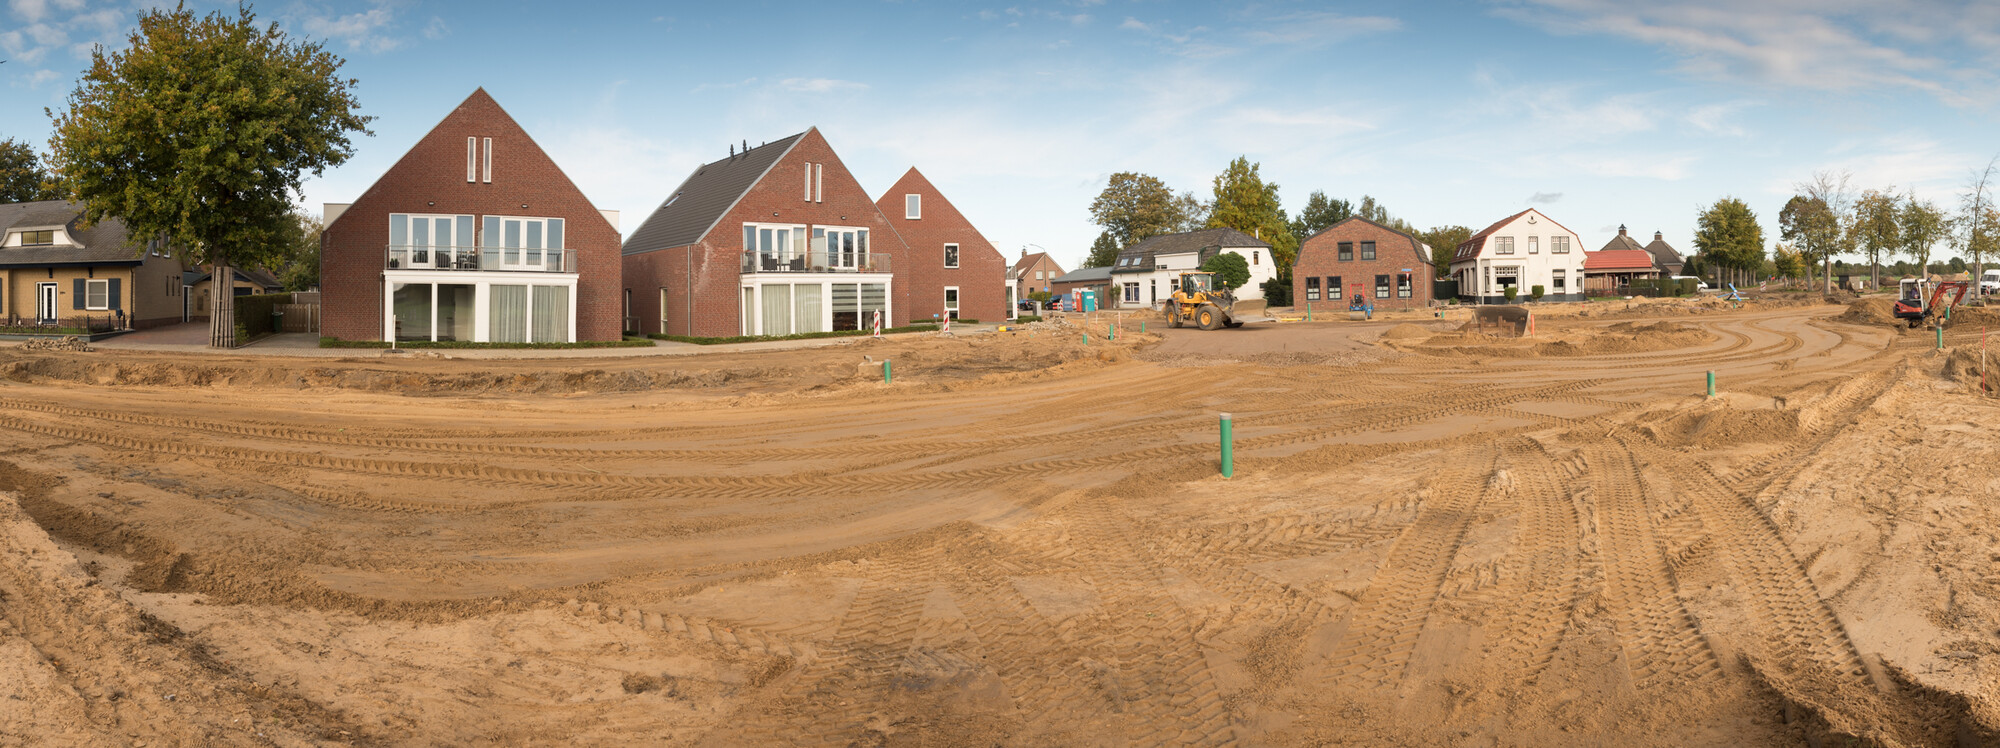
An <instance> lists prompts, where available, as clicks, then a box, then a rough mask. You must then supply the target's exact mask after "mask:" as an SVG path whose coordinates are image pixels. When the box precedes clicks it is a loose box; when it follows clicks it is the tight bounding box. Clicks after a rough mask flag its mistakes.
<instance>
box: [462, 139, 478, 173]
mask: <svg viewBox="0 0 2000 748" xmlns="http://www.w3.org/2000/svg"><path fill="white" fill-rule="evenodd" d="M465 181H466V182H467V183H468V184H469V183H472V182H477V181H479V139H478V138H466V139H465Z"/></svg>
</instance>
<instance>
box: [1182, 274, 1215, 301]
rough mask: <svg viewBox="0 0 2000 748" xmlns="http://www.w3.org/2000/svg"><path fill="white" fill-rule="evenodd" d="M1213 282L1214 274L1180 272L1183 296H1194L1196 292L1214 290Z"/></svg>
mask: <svg viewBox="0 0 2000 748" xmlns="http://www.w3.org/2000/svg"><path fill="white" fill-rule="evenodd" d="M1214 283H1215V276H1213V275H1209V274H1208V273H1183V274H1181V294H1182V295H1184V296H1194V295H1195V294H1198V293H1208V292H1209V291H1213V290H1215V288H1214Z"/></svg>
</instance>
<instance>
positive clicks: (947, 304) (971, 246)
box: [875, 167, 1013, 322]
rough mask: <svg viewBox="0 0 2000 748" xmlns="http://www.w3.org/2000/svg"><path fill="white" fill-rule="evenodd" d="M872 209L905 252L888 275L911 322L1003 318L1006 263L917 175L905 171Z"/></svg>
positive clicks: (1009, 305)
mask: <svg viewBox="0 0 2000 748" xmlns="http://www.w3.org/2000/svg"><path fill="white" fill-rule="evenodd" d="M875 207H876V208H877V209H878V210H880V211H881V212H882V215H883V216H885V217H887V218H888V219H889V225H890V226H893V227H895V229H896V233H897V234H898V235H899V236H900V237H901V238H902V240H903V245H904V246H906V247H908V253H907V254H906V255H905V258H904V261H903V262H902V264H901V266H900V267H896V268H893V270H894V271H895V275H896V278H897V281H896V282H897V283H898V284H899V285H900V287H901V289H902V291H903V296H902V298H903V299H905V300H906V301H905V304H906V305H907V306H908V308H909V311H910V313H909V316H910V318H911V319H913V320H919V321H921V320H924V319H928V318H929V317H930V315H933V314H935V315H938V316H939V317H943V316H947V315H948V316H950V317H951V318H952V319H976V320H985V321H988V322H998V321H1000V320H1003V319H1006V318H1007V316H1008V310H1009V309H1012V308H1013V305H1012V303H1011V299H1010V298H1009V297H1010V296H1011V294H1010V293H1008V286H1007V269H1008V268H1007V260H1006V259H1005V258H1003V257H1001V256H1000V250H997V249H994V248H993V244H992V243H991V242H988V241H986V237H985V236H984V235H982V234H980V233H979V229H978V228H975V227H974V226H973V225H972V222H971V221H970V220H967V219H966V217H965V214H964V213H961V212H959V210H958V207H957V206H955V205H952V203H951V201H950V200H947V199H945V196H944V194H943V193H941V192H939V191H938V189H937V187H936V186H935V185H932V184H931V181H930V180H929V179H926V178H925V177H924V175H923V173H922V172H919V171H917V169H916V167H910V170H909V171H908V172H905V173H904V174H903V178H902V179H898V180H896V183H895V184H894V185H891V186H890V187H889V191H888V192H885V193H882V197H881V198H879V199H877V200H876V201H875Z"/></svg>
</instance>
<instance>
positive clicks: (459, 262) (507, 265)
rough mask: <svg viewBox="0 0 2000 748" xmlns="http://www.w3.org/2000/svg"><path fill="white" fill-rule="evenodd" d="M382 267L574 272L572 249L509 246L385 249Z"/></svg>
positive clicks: (394, 247) (574, 252) (403, 247)
mask: <svg viewBox="0 0 2000 748" xmlns="http://www.w3.org/2000/svg"><path fill="white" fill-rule="evenodd" d="M383 267H385V268H388V269H390V270H485V271H493V272H518V273H574V272H576V250H574V249H520V248H512V247H408V246H394V245H391V246H390V247H389V248H388V252H387V256H386V257H385V258H384V260H383Z"/></svg>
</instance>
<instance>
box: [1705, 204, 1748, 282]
mask: <svg viewBox="0 0 2000 748" xmlns="http://www.w3.org/2000/svg"><path fill="white" fill-rule="evenodd" d="M1694 246H1695V249H1697V250H1699V251H1700V252H1701V254H1702V255H1704V256H1706V257H1708V258H1709V261H1710V262H1712V263H1714V264H1716V265H1719V266H1721V267H1724V268H1728V269H1730V270H1731V271H1734V272H1733V273H1732V275H1733V278H1732V279H1731V282H1738V283H1740V282H1742V281H1744V280H1746V279H1747V274H1748V273H1751V272H1754V271H1756V270H1757V269H1758V268H1761V267H1763V266H1764V227H1763V226H1760V225H1758V224H1757V214H1756V213H1755V212H1754V211H1752V210H1750V204H1749V203H1745V202H1743V201H1742V200H1741V199H1739V198H1735V197H1725V198H1722V199H1720V200H1717V201H1715V204H1714V205H1712V206H1709V208H1708V209H1707V210H1704V211H1702V212H1701V214H1700V215H1699V216H1696V217H1695V232H1694Z"/></svg>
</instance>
